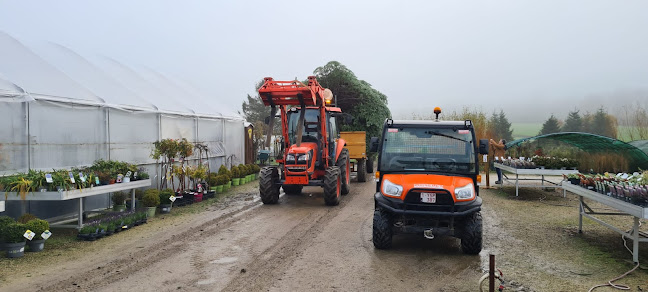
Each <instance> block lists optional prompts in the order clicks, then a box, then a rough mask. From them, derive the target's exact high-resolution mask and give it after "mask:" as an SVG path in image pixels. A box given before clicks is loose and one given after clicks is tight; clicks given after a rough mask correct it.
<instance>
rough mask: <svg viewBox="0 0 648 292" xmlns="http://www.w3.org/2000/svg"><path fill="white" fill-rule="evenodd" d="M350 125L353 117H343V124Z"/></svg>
mask: <svg viewBox="0 0 648 292" xmlns="http://www.w3.org/2000/svg"><path fill="white" fill-rule="evenodd" d="M352 123H353V116H352V115H346V116H344V124H346V125H351V124H352Z"/></svg>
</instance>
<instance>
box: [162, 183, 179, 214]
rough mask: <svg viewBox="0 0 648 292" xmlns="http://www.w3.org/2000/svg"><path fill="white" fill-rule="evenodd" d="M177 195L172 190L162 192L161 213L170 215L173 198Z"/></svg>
mask: <svg viewBox="0 0 648 292" xmlns="http://www.w3.org/2000/svg"><path fill="white" fill-rule="evenodd" d="M174 194H175V193H174V192H173V190H172V189H164V190H162V191H161V192H160V213H169V212H171V207H172V206H173V202H172V201H171V199H170V198H171V196H173V195H174Z"/></svg>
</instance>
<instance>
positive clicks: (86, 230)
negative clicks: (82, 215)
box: [77, 224, 98, 241]
mask: <svg viewBox="0 0 648 292" xmlns="http://www.w3.org/2000/svg"><path fill="white" fill-rule="evenodd" d="M97 231H98V228H97V225H94V224H88V225H85V226H83V227H81V229H79V234H77V238H78V239H82V240H86V241H93V240H95V239H97Z"/></svg>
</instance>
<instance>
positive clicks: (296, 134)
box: [259, 76, 350, 206]
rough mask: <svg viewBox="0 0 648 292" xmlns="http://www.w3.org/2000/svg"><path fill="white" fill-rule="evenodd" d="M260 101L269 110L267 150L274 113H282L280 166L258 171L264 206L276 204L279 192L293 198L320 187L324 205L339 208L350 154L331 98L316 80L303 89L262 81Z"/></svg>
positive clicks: (292, 83) (296, 84) (346, 187)
mask: <svg viewBox="0 0 648 292" xmlns="http://www.w3.org/2000/svg"><path fill="white" fill-rule="evenodd" d="M259 96H260V97H261V99H262V100H263V104H264V105H266V106H270V108H271V113H270V117H269V119H267V123H268V124H269V127H268V133H267V137H266V143H265V144H266V145H265V146H266V147H270V142H271V137H272V129H273V127H274V120H275V116H276V115H277V110H278V111H279V112H280V114H281V140H282V141H281V147H282V149H281V151H282V157H281V158H280V159H277V162H278V163H279V166H267V167H264V168H263V169H262V170H261V174H260V180H259V190H260V193H261V200H262V201H263V203H264V204H276V203H277V202H278V201H279V188H283V189H284V192H285V193H286V194H298V193H301V191H302V188H303V187H304V186H322V187H323V188H324V202H325V203H326V205H330V206H334V205H338V204H339V203H340V195H346V194H348V193H349V184H350V179H349V172H350V169H349V152H348V150H347V149H346V148H345V145H346V143H345V141H344V140H343V139H340V127H339V125H338V122H337V121H338V119H337V117H340V116H341V115H342V111H341V110H340V108H338V107H335V106H332V104H331V103H332V100H333V93H332V92H331V91H330V90H329V89H324V88H322V86H320V85H319V83H318V82H317V79H316V78H315V76H310V77H308V84H307V85H305V84H303V83H302V82H299V81H296V80H295V81H276V80H274V79H272V78H270V77H266V78H265V79H264V84H263V85H262V86H261V88H259ZM288 106H291V107H290V109H289V108H288Z"/></svg>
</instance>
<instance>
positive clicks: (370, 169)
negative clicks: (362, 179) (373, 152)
mask: <svg viewBox="0 0 648 292" xmlns="http://www.w3.org/2000/svg"><path fill="white" fill-rule="evenodd" d="M373 164H374V162H373V159H371V156H367V173H373V172H374V165H373Z"/></svg>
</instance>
